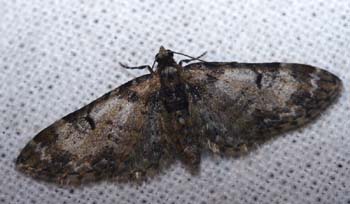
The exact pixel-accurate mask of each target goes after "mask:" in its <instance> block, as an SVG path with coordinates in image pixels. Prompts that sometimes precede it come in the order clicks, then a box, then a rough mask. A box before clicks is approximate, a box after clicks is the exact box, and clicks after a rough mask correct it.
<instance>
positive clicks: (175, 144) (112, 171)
mask: <svg viewBox="0 0 350 204" xmlns="http://www.w3.org/2000/svg"><path fill="white" fill-rule="evenodd" d="M174 54H179V55H184V56H186V57H188V58H186V59H185V60H182V61H181V62H179V63H177V62H175V60H174V58H173V56H174ZM200 57H201V56H200ZM200 57H190V56H188V55H185V54H182V53H178V52H174V51H171V50H168V49H165V48H164V47H160V49H159V52H158V54H157V55H156V56H155V61H154V63H153V66H152V67H151V66H140V67H127V66H125V65H123V66H124V67H125V68H131V69H148V70H149V71H150V74H146V75H143V76H141V77H138V78H135V79H133V80H131V81H129V82H127V83H125V84H124V85H122V86H120V87H118V88H116V89H114V90H112V91H111V92H109V93H106V94H105V95H103V96H102V97H100V98H98V99H97V100H95V101H93V102H92V103H90V104H88V105H86V106H84V107H82V108H81V109H79V110H77V111H75V112H73V113H70V114H68V115H67V116H65V117H63V118H62V119H60V120H58V121H56V122H55V123H53V124H52V125H50V126H49V127H47V128H45V129H44V130H42V131H41V132H39V134H37V135H36V136H35V137H34V139H32V140H31V141H30V142H29V143H28V144H27V145H26V146H25V147H24V149H23V150H22V152H21V153H20V155H19V156H18V158H17V161H16V166H17V168H18V169H19V170H20V171H22V172H24V173H26V174H29V175H31V176H33V177H35V178H39V179H43V180H45V181H50V182H54V183H58V184H63V185H66V184H67V185H70V184H74V185H75V184H78V185H79V184H81V183H85V182H93V181H99V180H105V179H109V180H121V181H133V180H143V179H145V178H148V177H151V176H154V175H156V174H157V173H159V172H160V171H161V170H162V169H164V168H165V167H167V166H169V165H170V164H171V163H173V162H174V161H175V160H179V161H181V163H183V164H184V167H186V168H187V169H189V170H190V172H198V169H199V165H200V161H201V154H202V153H203V152H213V153H215V154H219V155H224V156H225V155H228V156H230V155H233V156H236V155H238V156H239V155H242V154H244V153H246V152H249V151H250V150H252V149H254V148H256V147H257V146H258V145H260V144H262V143H264V142H266V141H268V140H270V139H271V138H273V137H274V136H276V135H278V134H280V133H283V132H285V131H288V130H292V129H295V128H298V127H300V126H303V125H304V124H306V123H308V122H310V121H311V120H313V119H314V118H315V117H317V116H318V115H320V113H321V112H322V111H323V110H324V109H325V108H326V107H327V106H329V105H330V104H331V103H332V102H333V101H334V100H335V99H336V98H337V96H338V95H339V93H340V92H341V87H342V84H341V80H340V79H339V78H338V77H337V76H335V75H333V74H331V73H330V72H328V71H326V70H323V69H320V68H316V67H313V66H309V65H303V64H293V63H278V62H277V63H276V62H274V63H237V62H206V61H203V60H201V59H200ZM196 60H197V61H198V62H196V63H191V64H188V63H189V62H192V61H196ZM184 62H185V63H187V65H186V66H183V65H182V64H183V63H184ZM155 65H157V66H156V67H155Z"/></svg>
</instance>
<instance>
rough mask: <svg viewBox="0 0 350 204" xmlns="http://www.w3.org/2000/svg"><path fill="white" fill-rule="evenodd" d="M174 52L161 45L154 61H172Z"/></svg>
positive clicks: (159, 62) (162, 62)
mask: <svg viewBox="0 0 350 204" xmlns="http://www.w3.org/2000/svg"><path fill="white" fill-rule="evenodd" d="M173 57H174V53H173V51H171V50H167V49H165V48H164V47H163V46H160V48H159V52H158V54H156V57H155V59H156V62H157V63H158V64H165V63H172V62H174V59H173Z"/></svg>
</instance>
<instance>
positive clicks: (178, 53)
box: [172, 51, 207, 65]
mask: <svg viewBox="0 0 350 204" xmlns="http://www.w3.org/2000/svg"><path fill="white" fill-rule="evenodd" d="M172 52H173V53H174V54H177V55H182V56H185V57H188V58H190V59H184V60H181V61H180V62H179V64H180V65H181V64H182V63H189V62H191V61H195V60H198V61H200V62H206V61H204V60H201V59H200V58H202V57H203V56H204V55H206V54H207V51H205V52H203V53H202V54H201V55H199V56H198V57H192V56H190V55H187V54H184V53H181V52H174V51H172Z"/></svg>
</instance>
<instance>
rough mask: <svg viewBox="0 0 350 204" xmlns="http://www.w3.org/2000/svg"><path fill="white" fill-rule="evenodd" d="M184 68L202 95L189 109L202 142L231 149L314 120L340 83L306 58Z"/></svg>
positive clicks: (234, 151)
mask: <svg viewBox="0 0 350 204" xmlns="http://www.w3.org/2000/svg"><path fill="white" fill-rule="evenodd" d="M184 69H185V70H186V75H185V76H186V81H187V82H188V84H189V85H190V86H191V87H195V90H196V92H197V95H198V99H196V101H193V102H192V103H190V104H191V105H192V106H191V108H190V109H191V114H192V115H193V117H195V119H194V120H193V121H196V125H195V126H196V131H198V132H201V133H202V139H201V142H202V147H203V148H207V149H209V150H211V151H213V152H221V153H228V154H233V155H236V154H237V153H238V154H240V153H244V152H245V151H247V150H249V148H253V147H255V146H256V145H257V144H260V143H262V142H264V141H266V140H268V139H270V138H271V137H272V136H274V135H276V134H278V133H281V132H283V131H288V130H291V129H294V128H297V127H300V126H302V125H304V124H306V123H307V122H309V121H311V120H312V119H314V118H315V117H316V116H318V115H319V114H320V113H321V112H322V111H323V110H324V109H325V108H326V107H327V106H329V105H330V104H331V103H332V102H333V101H334V100H335V99H336V98H337V96H338V94H339V93H340V89H341V87H342V86H341V81H340V80H339V78H338V77H336V76H335V75H333V74H331V73H329V72H327V71H325V70H322V69H318V68H315V67H312V66H309V65H303V64H288V63H259V64H255V63H236V62H232V63H221V62H210V63H194V64H190V65H187V66H186V67H184ZM242 151H243V152H242Z"/></svg>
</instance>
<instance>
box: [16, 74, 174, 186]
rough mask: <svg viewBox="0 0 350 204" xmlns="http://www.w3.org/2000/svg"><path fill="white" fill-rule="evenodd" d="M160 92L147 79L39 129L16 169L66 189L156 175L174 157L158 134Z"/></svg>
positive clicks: (126, 86) (156, 84)
mask: <svg viewBox="0 0 350 204" xmlns="http://www.w3.org/2000/svg"><path fill="white" fill-rule="evenodd" d="M157 91H159V82H158V79H157V78H155V77H152V76H151V75H145V76H142V77H139V78H136V79H134V80H132V81H130V82H128V83H126V84H124V85H122V86H121V87H119V88H117V89H116V90H114V91H111V92H110V93H107V94H105V95H104V96H102V97H101V98H99V99H97V100H95V101H94V102H92V103H91V104H89V105H87V106H85V107H83V108H82V109H80V110H77V111H75V112H73V113H71V114H69V115H67V116H66V117H64V118H62V119H61V120H58V121H57V122H55V123H54V124H52V125H51V126H49V127H48V128H46V129H44V130H43V131H41V132H40V133H39V134H38V135H37V136H36V137H35V138H34V139H33V140H32V141H30V142H29V143H28V144H27V146H26V147H25V148H24V149H23V150H22V152H21V154H20V156H19V157H18V159H17V167H18V168H19V169H20V170H22V171H24V172H26V173H28V174H30V175H31V176H33V177H35V178H39V179H42V180H46V181H51V182H55V183H59V184H64V185H66V184H69V185H71V184H72V185H78V184H81V183H87V182H90V181H97V180H101V179H112V178H116V179H120V180H133V179H138V178H140V177H144V176H151V175H153V174H154V173H155V172H158V171H159V170H158V166H159V165H160V166H165V165H166V163H169V162H170V160H171V158H172V155H169V152H166V147H164V146H162V144H163V143H164V142H162V141H161V140H162V138H160V137H159V136H160V134H158V132H160V131H161V127H160V124H159V122H158V121H159V120H160V118H161V117H160V116H159V115H158V113H159V106H158V105H157V100H156V97H157ZM149 104H152V105H149ZM150 121H152V124H150ZM151 136H152V137H151Z"/></svg>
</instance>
